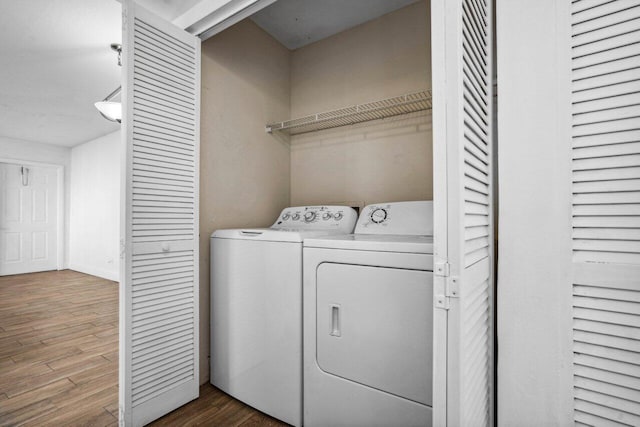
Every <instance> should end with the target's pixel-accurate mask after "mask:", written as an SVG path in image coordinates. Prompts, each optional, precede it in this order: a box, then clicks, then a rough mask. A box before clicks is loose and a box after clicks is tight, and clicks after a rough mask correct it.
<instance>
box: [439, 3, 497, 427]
mask: <svg viewBox="0 0 640 427" xmlns="http://www.w3.org/2000/svg"><path fill="white" fill-rule="evenodd" d="M431 6H432V13H431V17H432V23H431V24H432V25H431V26H432V56H433V57H432V63H433V70H432V72H433V139H434V141H435V142H434V163H433V164H434V208H435V209H434V224H435V227H434V246H435V248H434V251H435V254H434V255H435V259H434V263H435V265H434V273H435V274H434V301H435V307H436V308H435V311H434V317H433V318H434V355H433V357H434V390H436V392H435V393H434V397H433V414H434V425H439V426H444V425H448V426H468V425H473V426H475V425H477V426H486V425H492V424H493V290H494V286H493V283H494V279H493V265H494V257H493V238H494V237H493V172H494V165H493V135H492V126H491V124H492V121H493V120H492V112H493V95H492V92H493V84H492V76H493V73H492V68H493V67H492V64H493V52H492V46H493V42H492V41H493V35H492V32H493V24H492V16H493V4H492V1H491V0H433V1H432V2H431Z"/></svg>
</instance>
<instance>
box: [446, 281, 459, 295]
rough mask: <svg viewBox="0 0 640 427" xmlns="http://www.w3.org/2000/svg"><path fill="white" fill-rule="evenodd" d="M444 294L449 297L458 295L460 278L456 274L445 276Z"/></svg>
mask: <svg viewBox="0 0 640 427" xmlns="http://www.w3.org/2000/svg"><path fill="white" fill-rule="evenodd" d="M445 295H446V296H447V297H449V298H459V297H460V280H459V279H458V277H457V276H449V277H447V285H446V288H445Z"/></svg>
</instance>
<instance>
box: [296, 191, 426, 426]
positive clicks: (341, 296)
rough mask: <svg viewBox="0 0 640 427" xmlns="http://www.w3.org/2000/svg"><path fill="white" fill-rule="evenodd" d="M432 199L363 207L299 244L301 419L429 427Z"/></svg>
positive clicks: (317, 422) (313, 422)
mask: <svg viewBox="0 0 640 427" xmlns="http://www.w3.org/2000/svg"><path fill="white" fill-rule="evenodd" d="M432 235H433V205H432V202H401V203H388V204H378V205H370V206H367V207H365V209H364V210H363V211H362V213H361V214H360V218H359V219H358V223H357V226H356V229H355V234H352V235H348V236H326V237H317V238H310V239H306V240H305V242H304V286H303V294H304V295H303V300H304V305H303V313H304V322H303V324H304V331H303V332H304V334H303V336H304V339H303V348H304V362H303V370H304V372H303V373H304V405H303V407H304V417H303V418H304V424H305V426H429V425H431V412H432V411H431V405H432V347H433V345H432V333H433V332H432V322H433V319H432V316H433V237H432Z"/></svg>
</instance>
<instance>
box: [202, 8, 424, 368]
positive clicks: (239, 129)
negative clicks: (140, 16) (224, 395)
mask: <svg viewBox="0 0 640 427" xmlns="http://www.w3.org/2000/svg"><path fill="white" fill-rule="evenodd" d="M354 3H358V5H359V9H358V8H356V9H352V8H353V6H350V2H314V1H290V0H280V1H277V2H275V3H274V4H273V5H271V6H269V7H267V8H265V9H263V10H261V11H260V12H258V13H257V14H256V15H254V16H252V17H250V18H248V19H245V20H244V21H241V22H240V23H238V24H236V25H234V26H232V27H230V28H228V29H226V30H225V31H223V32H221V33H219V34H217V35H215V36H214V37H212V38H210V39H208V40H206V41H204V42H203V44H202V97H201V112H202V121H201V123H202V124H201V158H200V164H201V173H200V184H201V187H200V188H201V192H200V245H201V246H200V257H201V258H200V260H201V261H200V268H201V272H200V273H201V274H200V277H201V289H202V290H203V291H204V292H206V290H207V289H208V284H209V262H208V261H209V236H210V235H211V233H212V232H213V231H214V230H217V229H221V228H236V227H264V226H269V225H271V224H272V223H273V220H274V218H276V217H277V216H278V214H279V212H280V211H281V210H282V209H283V208H284V207H286V206H302V205H336V204H346V205H349V206H354V207H359V208H362V207H363V206H365V205H367V204H371V203H379V202H394V201H407V200H431V199H432V198H433V171H432V133H431V111H430V110H424V111H418V112H413V113H409V114H400V115H396V116H393V117H389V118H386V119H383V120H372V121H365V122H362V123H358V124H354V125H349V126H340V127H335V128H330V129H325V130H320V131H314V132H307V133H301V134H296V135H291V134H290V133H295V130H294V131H293V132H285V131H278V130H274V131H273V132H272V133H268V132H266V129H265V127H266V125H268V124H272V123H276V122H282V121H286V120H289V119H295V118H298V117H305V116H308V115H312V114H316V113H322V112H327V111H332V110H336V109H340V108H343V107H349V106H353V105H357V104H364V103H371V102H375V101H379V100H385V99H389V98H394V97H398V96H402V95H406V94H414V93H416V92H424V91H429V90H430V89H431V58H430V52H431V46H430V25H429V22H430V5H429V2H428V1H425V0H419V1H406V0H405V1H392V2H388V1H387V2H368V3H367V7H366V8H365V7H363V6H362V2H354ZM385 3H386V6H385ZM335 4H339V7H337V8H333V9H332V8H331V7H332V5H335ZM390 5H392V6H390ZM383 7H387V8H388V9H383ZM318 38H319V39H318ZM208 300H209V298H208V295H205V294H204V293H202V294H201V304H202V305H201V313H208V307H206V305H205V304H207V301H208ZM207 327H208V324H207V319H206V318H204V319H202V321H201V328H202V330H206V329H205V328H207ZM204 335H205V334H203V336H202V339H206V337H205V336H204ZM200 344H201V345H200V348H201V350H202V351H203V353H201V356H202V357H201V359H200V363H201V365H200V372H201V373H202V375H203V376H205V375H206V373H207V371H208V367H207V364H208V362H207V357H206V353H204V351H205V349H207V348H208V347H209V346H208V343H207V342H201V343H200Z"/></svg>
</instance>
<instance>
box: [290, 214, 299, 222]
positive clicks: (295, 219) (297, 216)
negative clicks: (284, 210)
mask: <svg viewBox="0 0 640 427" xmlns="http://www.w3.org/2000/svg"><path fill="white" fill-rule="evenodd" d="M291 219H292V220H294V221H297V220H299V219H300V214H299V213H294V214H293V216H292V217H291Z"/></svg>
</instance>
